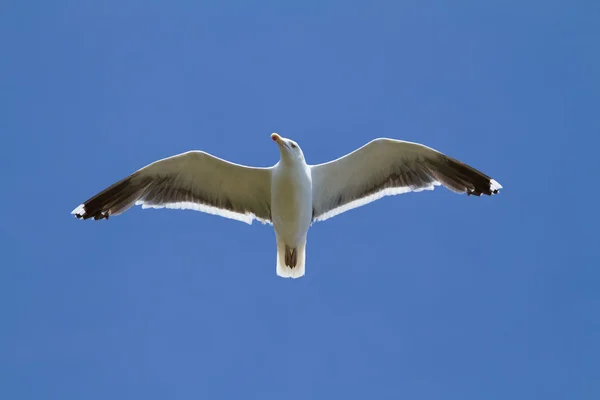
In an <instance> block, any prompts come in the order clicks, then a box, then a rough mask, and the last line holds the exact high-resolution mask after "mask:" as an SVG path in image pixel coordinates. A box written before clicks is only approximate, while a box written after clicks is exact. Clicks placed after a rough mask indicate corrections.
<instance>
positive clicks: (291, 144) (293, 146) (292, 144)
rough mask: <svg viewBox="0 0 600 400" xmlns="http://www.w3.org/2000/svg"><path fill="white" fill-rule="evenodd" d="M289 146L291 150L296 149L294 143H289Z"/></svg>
mask: <svg viewBox="0 0 600 400" xmlns="http://www.w3.org/2000/svg"><path fill="white" fill-rule="evenodd" d="M290 146H292V149H295V148H296V147H298V146H296V145H295V144H294V143H290Z"/></svg>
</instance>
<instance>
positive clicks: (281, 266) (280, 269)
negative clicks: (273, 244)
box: [277, 239, 306, 279]
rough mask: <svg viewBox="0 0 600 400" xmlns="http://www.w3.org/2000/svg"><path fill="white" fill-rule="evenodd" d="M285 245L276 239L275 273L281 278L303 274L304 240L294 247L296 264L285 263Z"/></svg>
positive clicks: (297, 276) (304, 259) (304, 258)
mask: <svg viewBox="0 0 600 400" xmlns="http://www.w3.org/2000/svg"><path fill="white" fill-rule="evenodd" d="M285 252H286V245H285V243H283V241H280V240H279V239H278V240H277V275H279V276H281V277H282V278H293V279H295V278H300V277H302V276H304V264H305V261H306V240H305V241H304V242H302V244H301V245H299V246H298V247H297V248H296V252H297V255H296V266H295V267H294V268H291V267H288V266H287V265H286V263H285Z"/></svg>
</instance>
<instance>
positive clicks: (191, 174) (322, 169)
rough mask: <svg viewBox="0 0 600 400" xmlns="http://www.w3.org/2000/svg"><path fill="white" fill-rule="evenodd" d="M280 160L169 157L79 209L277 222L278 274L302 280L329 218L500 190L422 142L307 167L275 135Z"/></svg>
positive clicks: (104, 214) (194, 154)
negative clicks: (374, 205)
mask: <svg viewBox="0 0 600 400" xmlns="http://www.w3.org/2000/svg"><path fill="white" fill-rule="evenodd" d="M271 139H272V140H273V141H274V142H275V143H276V144H277V145H278V147H279V154H280V159H279V162H278V163H277V164H275V165H274V166H272V167H270V168H257V167H248V166H244V165H239V164H234V163H232V162H229V161H226V160H223V159H221V158H218V157H215V156H213V155H211V154H208V153H206V152H204V151H188V152H186V153H182V154H178V155H175V156H172V157H168V158H164V159H162V160H158V161H156V162H153V163H152V164H149V165H147V166H145V167H143V168H142V169H140V170H138V171H136V172H134V173H133V174H131V175H129V176H128V177H126V178H124V179H123V180H121V181H119V182H117V183H115V184H113V185H112V186H110V187H108V188H107V189H105V190H103V191H102V192H100V193H98V194H97V195H95V196H94V197H92V198H91V199H89V200H87V201H86V202H84V203H83V204H81V205H79V206H78V207H77V208H75V209H74V210H73V211H72V212H71V214H74V215H75V216H76V217H77V218H81V219H90V218H93V219H94V220H99V219H107V220H108V218H109V217H111V216H114V215H119V214H121V213H123V212H125V211H126V210H128V209H129V208H130V207H132V206H133V205H141V206H142V208H174V209H191V210H197V211H202V212H205V213H208V214H215V215H220V216H222V217H226V218H231V219H234V220H238V221H243V222H246V223H247V224H251V223H252V221H253V220H254V219H256V220H258V221H260V222H262V223H263V224H267V223H268V224H272V225H273V228H274V230H275V237H276V242H277V265H276V272H277V275H279V276H280V277H284V278H299V277H301V276H304V272H305V263H306V236H307V233H308V229H309V228H310V226H311V225H312V223H313V222H317V221H324V220H326V219H328V218H331V217H333V216H336V215H338V214H341V213H343V212H345V211H348V210H351V209H353V208H356V207H360V206H363V205H365V204H368V203H371V202H373V201H375V200H377V199H380V198H382V197H384V196H391V195H397V194H402V193H407V192H421V191H423V190H432V189H433V188H434V187H435V186H439V185H443V186H445V187H446V188H448V189H450V190H451V191H453V192H456V193H466V194H467V195H475V196H480V195H482V194H484V195H488V196H491V195H494V194H497V193H498V192H499V190H500V189H502V186H501V185H500V184H499V183H498V182H496V181H495V180H494V179H492V178H490V177H489V176H487V175H485V174H483V173H482V172H480V171H478V170H476V169H475V168H472V167H470V166H468V165H466V164H464V163H462V162H460V161H458V160H456V159H454V158H451V157H448V156H447V155H445V154H442V153H440V152H439V151H437V150H434V149H432V148H430V147H427V146H424V145H422V144H418V143H413V142H406V141H402V140H395V139H386V138H379V139H375V140H372V141H371V142H369V143H367V144H366V145H364V146H363V147H361V148H359V149H357V150H355V151H353V152H352V153H350V154H347V155H345V156H344V157H341V158H338V159H336V160H333V161H330V162H327V163H324V164H317V165H309V164H307V163H306V161H305V159H304V153H303V152H302V150H301V149H300V146H298V143H296V142H295V141H293V140H291V139H287V138H284V137H281V136H280V135H278V134H277V133H273V134H272V135H271Z"/></svg>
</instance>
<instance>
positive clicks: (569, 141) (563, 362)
mask: <svg viewBox="0 0 600 400" xmlns="http://www.w3.org/2000/svg"><path fill="white" fill-rule="evenodd" d="M599 18H600V3H599V2H597V1H591V0H590V1H554V0H550V1H505V0H503V1H486V2H481V1H457V2H447V1H403V2H400V1H388V2H378V1H369V2H366V1H364V2H358V1H352V2H349V1H342V0H332V1H328V0H319V1H302V2H300V1H296V2H284V1H254V2H250V1H211V2H208V1H204V2H201V1H171V2H166V1H163V2H158V1H142V0H124V1H116V0H107V1H101V2H99V1H95V2H93V1H79V0H77V1H76V0H71V1H65V0H53V1H8V2H2V5H0V46H1V47H0V49H1V51H2V56H1V58H0V151H1V155H2V156H1V157H0V168H1V171H2V178H3V185H2V186H3V190H2V196H1V198H0V217H1V221H2V222H1V223H0V252H1V254H2V256H1V258H0V264H1V267H0V317H1V320H0V321H1V325H0V398H2V399H11V400H20V399H36V400H38V399H61V400H69V399H86V400H95V399H99V400H106V399H135V398H139V399H198V398H206V399H221V398H223V399H225V398H231V399H245V398H256V399H308V398H314V399H330V398H343V399H366V398H373V399H401V398H406V399H460V400H465V399H502V400H504V399H567V398H569V399H597V398H600V362H599V359H600V344H599V338H600V318H599V315H598V309H599V307H600V294H599V292H598V286H599V284H600V272H599V271H598V266H599V265H600V263H598V261H597V254H596V253H597V249H598V236H599V235H598V232H597V226H598V223H599V222H600V221H599V218H598V211H597V208H596V205H597V203H598V200H597V199H598V195H599V194H600V193H599V190H598V187H597V183H596V182H595V181H594V179H595V178H594V176H595V174H596V173H597V172H598V171H599V163H598V156H597V148H598V146H599V144H600V143H599V142H600V140H599V139H598V138H599V136H598V133H599V131H600V118H599V114H598V111H599V109H600V75H599V74H598V71H599V70H600V53H599V52H598V41H599V40H600V25H599V24H598V19H599ZM271 132H279V133H280V134H281V135H283V136H285V137H290V138H293V139H294V140H296V141H298V142H299V144H300V145H301V146H302V148H303V150H304V153H305V154H306V158H307V161H308V162H309V163H313V164H316V163H320V162H325V161H328V160H331V159H333V158H337V157H339V156H342V155H344V154H346V153H347V152H350V151H352V150H354V149H355V148H357V147H359V146H361V145H363V144H365V143H366V142H368V141H370V140H372V139H374V138H376V137H391V138H398V139H405V140H411V141H417V142H421V143H425V144H427V145H429V146H432V147H434V148H436V149H438V150H440V151H443V152H445V153H447V154H449V155H451V156H453V157H455V158H458V159H460V160H462V161H464V162H467V163H469V164H470V165H472V166H474V167H476V168H478V169H481V170H482V171H483V172H485V173H486V174H488V175H491V176H492V177H494V178H495V179H497V180H498V181H499V182H500V183H501V184H503V185H504V188H505V189H504V190H503V191H502V193H501V194H500V195H498V196H494V197H491V198H490V197H486V198H477V197H467V196H464V195H463V196H458V195H455V194H453V193H452V192H450V191H447V190H445V189H439V188H438V189H436V190H435V191H433V192H426V193H411V194H405V195H401V196H396V197H387V198H385V199H382V200H380V201H378V202H376V203H372V204H370V205H368V206H365V207H362V208H360V209H356V210H352V211H349V212H347V213H345V214H343V215H340V216H338V217H335V218H333V219H331V220H328V221H325V222H322V223H317V224H315V225H313V227H312V229H311V230H310V231H309V236H308V247H307V248H308V252H307V267H306V271H307V272H306V276H305V277H304V278H303V279H299V280H284V279H281V278H278V277H277V276H276V274H275V255H276V248H275V236H274V233H273V230H272V227H270V226H263V225H261V224H260V223H257V222H255V223H254V224H253V225H252V226H248V225H246V224H243V223H240V222H237V221H233V220H227V219H224V218H220V217H216V216H211V215H206V214H202V213H198V212H194V211H174V210H141V208H134V209H132V210H130V211H129V212H127V213H125V214H124V215H121V216H119V217H116V218H114V219H113V218H111V219H110V221H100V222H94V221H85V222H82V221H78V220H76V219H75V218H73V217H72V216H71V215H70V212H71V210H72V209H73V208H75V207H76V206H77V205H78V204H80V203H81V202H82V201H84V200H86V199H87V198H89V197H91V196H92V195H94V194H95V193H97V192H98V191H100V190H102V189H104V188H105V187H107V186H108V185H110V184H112V183H113V182H115V181H117V180H119V179H121V178H123V177H124V176H126V175H128V174H129V173H131V172H133V171H135V170H136V169H138V168H140V167H142V166H144V165H146V164H148V163H150V162H152V161H154V160H156V159H159V158H163V157H167V156H171V155H173V154H176V153H180V152H183V151H187V150H191V149H201V150H205V151H207V152H210V153H212V154H215V155H217V156H219V157H223V158H225V159H228V160H232V161H235V162H238V163H243V164H248V165H256V166H270V165H273V164H275V163H276V162H277V161H278V158H279V153H278V150H277V147H276V146H275V145H274V144H273V143H272V142H271V141H270V139H269V135H270V133H271ZM594 171H596V172H595V173H594Z"/></svg>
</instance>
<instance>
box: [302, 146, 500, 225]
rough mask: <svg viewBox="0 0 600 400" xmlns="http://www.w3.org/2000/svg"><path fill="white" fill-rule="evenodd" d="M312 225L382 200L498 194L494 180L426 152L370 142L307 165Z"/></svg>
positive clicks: (438, 155) (462, 165) (453, 161)
mask: <svg viewBox="0 0 600 400" xmlns="http://www.w3.org/2000/svg"><path fill="white" fill-rule="evenodd" d="M311 173H312V181H313V220H314V221H323V220H326V219H328V218H331V217H333V216H335V215H338V214H340V213H343V212H345V211H348V210H351V209H353V208H356V207H360V206H362V205H365V204H368V203H370V202H372V201H375V200H377V199H380V198H382V197H384V196H392V195H397V194H402V193H407V192H421V191H423V190H433V188H434V187H435V186H439V185H443V186H445V187H447V188H448V189H450V190H452V191H454V192H457V193H467V194H468V195H471V194H473V195H476V196H480V195H482V194H485V195H493V194H496V193H498V191H499V190H500V189H501V188H502V186H501V185H500V184H499V183H498V182H496V181H495V180H494V179H492V178H490V177H489V176H487V175H485V174H483V173H482V172H480V171H478V170H476V169H475V168H473V167H470V166H468V165H467V164H464V163H462V162H460V161H458V160H456V159H454V158H451V157H448V156H446V155H444V154H442V153H440V152H438V151H437V150H434V149H432V148H430V147H427V146H424V145H421V144H418V143H412V142H405V141H401V140H394V139H385V138H381V139H375V140H373V141H371V142H369V143H368V144H366V145H365V146H363V147H361V148H359V149H358V150H355V151H354V152H352V153H350V154H348V155H346V156H344V157H341V158H338V159H337V160H334V161H331V162H328V163H324V164H319V165H313V166H311Z"/></svg>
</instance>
